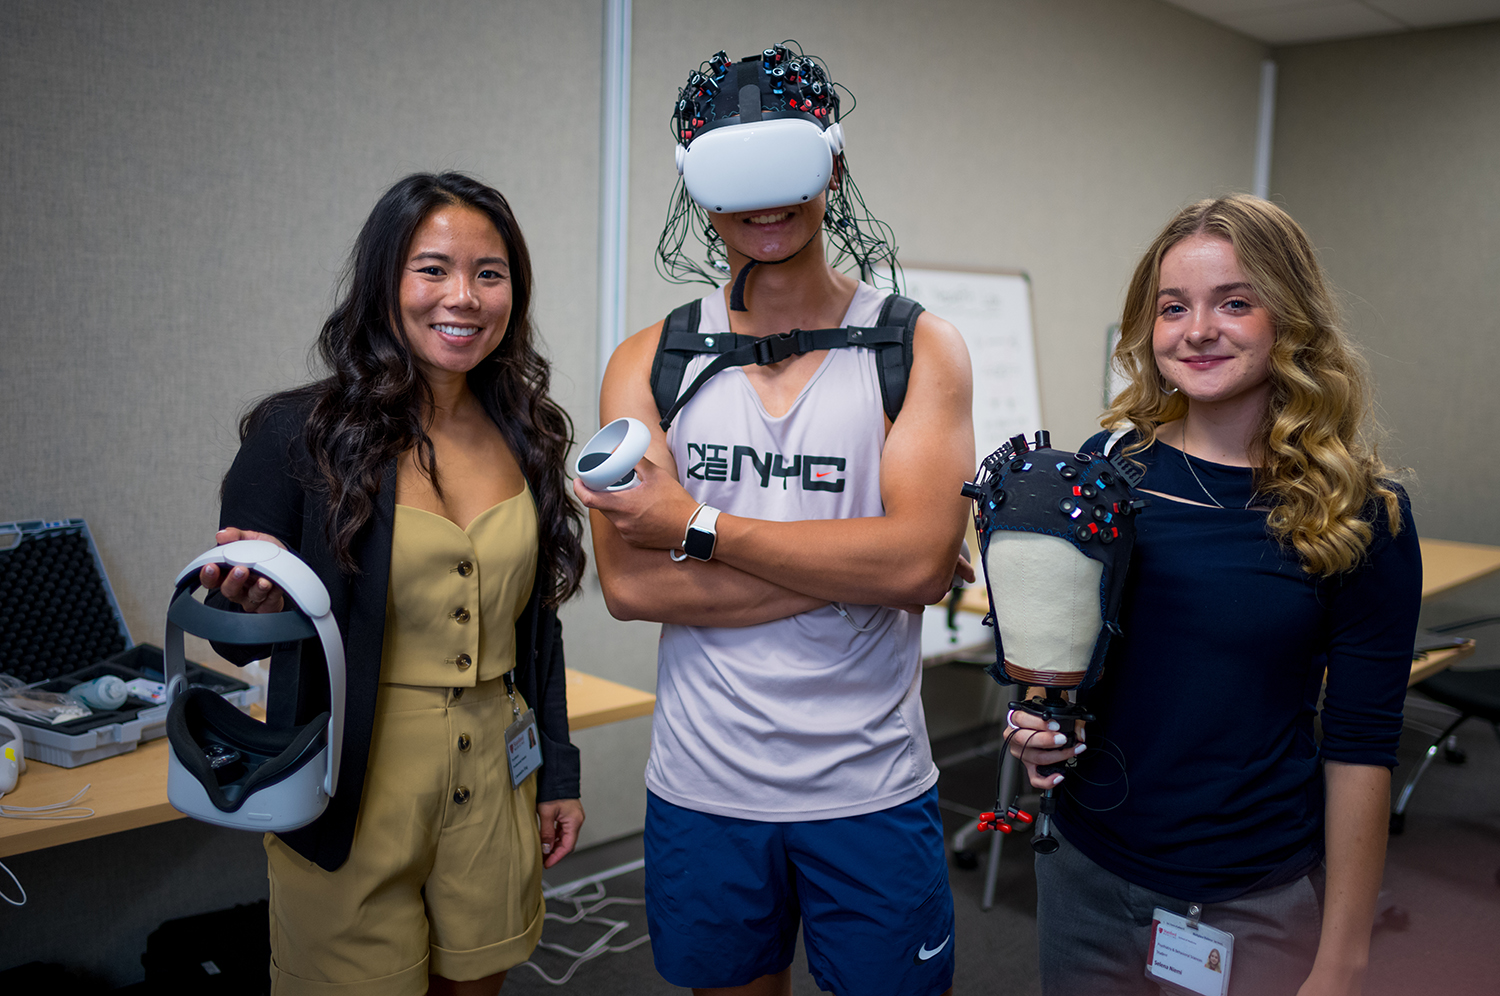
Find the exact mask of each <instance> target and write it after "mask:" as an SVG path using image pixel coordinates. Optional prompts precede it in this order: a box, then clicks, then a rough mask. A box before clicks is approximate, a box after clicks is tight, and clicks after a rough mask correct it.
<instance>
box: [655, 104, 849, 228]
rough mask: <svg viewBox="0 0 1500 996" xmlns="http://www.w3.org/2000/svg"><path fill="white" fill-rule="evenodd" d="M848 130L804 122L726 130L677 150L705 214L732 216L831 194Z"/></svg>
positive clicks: (691, 193) (791, 120) (763, 123)
mask: <svg viewBox="0 0 1500 996" xmlns="http://www.w3.org/2000/svg"><path fill="white" fill-rule="evenodd" d="M843 151H844V129H843V126H842V125H840V124H838V123H837V122H835V123H834V124H831V125H829V126H828V127H827V128H820V127H818V126H817V125H816V124H813V123H812V122H811V121H808V120H805V119H803V118H772V119H771V120H768V121H758V122H754V123H751V124H738V125H724V126H722V127H719V128H714V129H712V130H710V131H706V132H703V133H702V134H700V135H698V137H696V138H694V139H693V141H692V142H691V143H690V144H688V145H686V146H684V145H678V146H677V172H678V173H680V174H681V175H682V180H683V183H684V184H685V185H686V186H687V192H688V196H689V197H691V198H692V199H693V200H694V201H695V202H696V203H697V204H698V206H699V207H701V208H703V209H704V210H705V211H713V212H714V213H716V214H729V213H732V212H735V211H759V210H762V209H765V208H775V207H788V206H790V205H793V204H801V203H804V202H806V201H810V200H812V199H813V198H814V197H817V196H818V195H819V194H821V193H822V192H823V191H824V190H826V189H828V181H829V180H830V179H831V178H832V176H833V161H834V159H835V158H836V157H837V156H838V155H839V153H841V152H843Z"/></svg>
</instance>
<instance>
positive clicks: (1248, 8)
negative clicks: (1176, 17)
mask: <svg viewBox="0 0 1500 996" xmlns="http://www.w3.org/2000/svg"><path fill="white" fill-rule="evenodd" d="M1166 2H1167V3H1169V4H1171V5H1172V6H1173V7H1181V8H1183V9H1184V10H1190V11H1192V12H1193V13H1194V14H1197V15H1199V16H1200V17H1206V18H1208V19H1209V20H1211V21H1219V22H1221V23H1222V22H1223V21H1224V20H1225V19H1226V18H1230V17H1234V16H1236V15H1238V14H1249V13H1252V12H1256V11H1263V10H1285V9H1293V10H1295V9H1297V8H1299V7H1327V6H1329V5H1330V3H1331V2H1332V0H1166Z"/></svg>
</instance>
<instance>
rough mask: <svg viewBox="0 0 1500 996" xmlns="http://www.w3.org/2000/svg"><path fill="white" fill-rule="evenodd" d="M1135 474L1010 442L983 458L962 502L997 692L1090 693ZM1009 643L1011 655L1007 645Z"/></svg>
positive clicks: (1129, 536)
mask: <svg viewBox="0 0 1500 996" xmlns="http://www.w3.org/2000/svg"><path fill="white" fill-rule="evenodd" d="M1142 473H1143V472H1142V471H1141V470H1140V469H1139V468H1137V467H1136V466H1134V465H1133V464H1131V463H1129V462H1128V461H1126V460H1124V459H1122V458H1119V457H1115V456H1105V455H1103V454H1099V453H1085V452H1079V453H1071V452H1067V451H1064V450H1055V449H1052V448H1051V439H1050V437H1049V435H1048V433H1047V432H1045V431H1039V432H1038V433H1037V434H1036V437H1035V442H1034V445H1033V444H1031V443H1028V441H1027V439H1026V437H1025V436H1013V437H1012V438H1011V439H1010V441H1009V442H1007V443H1005V444H1004V445H1003V446H1001V447H1000V448H999V449H997V450H996V451H995V452H994V453H991V454H990V455H989V456H988V457H986V458H985V460H984V463H983V464H982V465H981V467H980V472H979V474H978V475H977V479H976V481H975V483H973V484H965V485H964V486H963V493H964V495H965V496H967V497H969V498H972V499H973V500H974V504H975V510H974V525H975V528H976V530H977V532H978V535H979V549H980V557H981V560H982V562H983V565H984V573H985V581H986V584H987V585H988V588H989V598H990V614H989V616H988V617H987V618H986V619H985V621H986V622H987V623H989V624H990V625H992V626H993V628H994V630H995V663H994V664H991V665H990V666H989V669H988V670H989V673H990V676H991V677H993V678H994V679H995V680H996V681H998V682H1000V683H1001V684H1011V683H1020V684H1024V685H1038V686H1043V687H1047V688H1076V689H1079V690H1082V689H1085V688H1088V687H1089V686H1090V685H1092V684H1093V683H1094V682H1095V681H1097V680H1098V677H1099V674H1100V672H1101V671H1102V670H1103V667H1104V657H1105V653H1106V651H1107V650H1108V648H1109V641H1110V638H1111V637H1112V636H1115V635H1118V634H1119V632H1120V626H1119V615H1120V604H1121V600H1122V598H1123V596H1124V592H1125V578H1126V573H1127V570H1128V568H1129V565H1130V555H1131V551H1132V548H1133V547H1134V545H1135V522H1134V517H1135V515H1136V513H1137V512H1139V511H1140V510H1141V509H1143V508H1145V507H1146V505H1147V502H1146V501H1145V500H1142V499H1135V498H1133V497H1132V495H1131V491H1130V489H1131V488H1132V487H1133V486H1134V485H1136V484H1137V483H1139V482H1140V480H1141V477H1142ZM1007 642H1008V644H1009V645H1008V646H1007Z"/></svg>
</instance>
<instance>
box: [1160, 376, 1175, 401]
mask: <svg viewBox="0 0 1500 996" xmlns="http://www.w3.org/2000/svg"><path fill="white" fill-rule="evenodd" d="M1156 388H1157V390H1159V391H1161V393H1162V394H1164V395H1166V396H1167V397H1169V398H1170V397H1171V396H1172V395H1174V394H1176V393H1177V387H1176V385H1168V384H1167V378H1165V377H1163V376H1162V375H1161V374H1157V375H1156Z"/></svg>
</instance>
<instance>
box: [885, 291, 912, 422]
mask: <svg viewBox="0 0 1500 996" xmlns="http://www.w3.org/2000/svg"><path fill="white" fill-rule="evenodd" d="M923 310H924V309H923V308H922V306H921V305H920V304H918V303H917V302H915V301H913V300H912V299H911V298H909V297H902V296H901V295H900V294H892V295H891V296H890V297H887V298H886V299H885V304H883V305H881V306H880V317H878V318H877V319H876V320H875V324H876V325H879V326H881V328H882V329H889V328H892V327H894V328H897V329H899V330H900V332H901V335H900V338H899V340H898V341H896V342H894V343H889V344H885V345H881V346H880V347H879V357H878V359H877V365H878V367H879V370H880V401H881V403H882V404H883V405H884V406H885V415H886V418H889V419H890V420H891V421H892V422H894V421H896V416H897V415H899V414H900V413H901V406H902V405H903V404H904V403H905V402H906V382H907V379H908V378H909V377H910V376H911V360H912V350H911V341H912V336H913V335H914V334H915V332H916V330H917V318H918V316H920V315H921V314H922V311H923Z"/></svg>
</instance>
